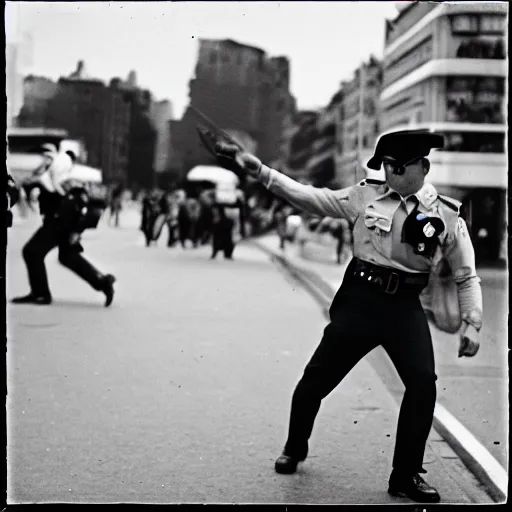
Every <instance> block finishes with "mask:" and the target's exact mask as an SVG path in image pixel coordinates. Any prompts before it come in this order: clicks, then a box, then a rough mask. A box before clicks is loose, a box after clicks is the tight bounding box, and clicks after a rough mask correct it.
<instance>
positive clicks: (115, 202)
mask: <svg viewBox="0 0 512 512" xmlns="http://www.w3.org/2000/svg"><path fill="white" fill-rule="evenodd" d="M109 199H110V201H109V209H110V216H109V219H108V223H109V225H111V223H112V219H114V226H115V227H116V228H118V227H119V215H120V213H121V209H122V206H123V203H122V199H123V187H122V185H116V186H115V187H114V188H113V189H112V192H111V193H110V198H109Z"/></svg>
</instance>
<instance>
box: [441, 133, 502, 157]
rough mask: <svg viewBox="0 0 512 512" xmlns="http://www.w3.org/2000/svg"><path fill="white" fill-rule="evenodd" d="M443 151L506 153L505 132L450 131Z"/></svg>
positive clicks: (445, 136)
mask: <svg viewBox="0 0 512 512" xmlns="http://www.w3.org/2000/svg"><path fill="white" fill-rule="evenodd" d="M442 151H450V152H452V151H453V152H457V151H459V152H462V153H504V152H505V134H504V133H485V132H484V133H482V132H448V133H445V134H444V147H443V149H442Z"/></svg>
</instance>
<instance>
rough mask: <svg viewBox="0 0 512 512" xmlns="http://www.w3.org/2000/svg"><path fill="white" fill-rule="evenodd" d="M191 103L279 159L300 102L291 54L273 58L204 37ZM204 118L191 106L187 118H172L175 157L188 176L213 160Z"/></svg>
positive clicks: (260, 153)
mask: <svg viewBox="0 0 512 512" xmlns="http://www.w3.org/2000/svg"><path fill="white" fill-rule="evenodd" d="M190 105H191V106H193V107H196V108H198V109H199V110H201V111H202V112H204V113H205V114H206V115H207V116H209V117H210V118H211V119H213V120H214V121H215V122H216V123H217V124H218V125H219V126H220V127H221V128H223V129H225V130H234V131H236V132H239V133H243V134H245V135H244V136H245V137H248V138H250V139H251V140H253V141H254V142H255V143H256V153H257V154H258V156H260V157H261V158H262V159H263V160H265V161H266V162H270V163H273V162H275V161H279V159H280V157H281V156H282V155H281V152H282V146H283V131H284V128H285V126H286V122H287V119H288V118H289V115H290V112H291V111H292V109H293V105H294V101H293V98H292V96H291V94H290V92H289V62H288V59H287V58H285V57H272V58H268V57H267V56H266V54H265V52H264V51H263V50H261V49H259V48H255V47H252V46H247V45H243V44H240V43H237V42H236V41H232V40H222V41H220V40H209V39H203V40H201V41H200V44H199V55H198V60H197V65H196V69H195V77H194V78H193V79H192V80H191V81H190ZM199 122H200V119H199V118H198V117H196V115H195V114H194V113H193V112H192V111H191V110H190V109H187V111H186V112H185V114H184V116H183V118H182V120H181V121H179V122H172V123H171V137H172V140H173V142H172V148H173V161H174V165H175V168H176V169H177V172H180V173H181V175H182V176H184V173H185V172H186V171H187V170H188V169H190V168H191V167H193V166H194V165H198V164H204V163H210V162H211V158H210V157H209V155H208V154H207V153H206V152H205V151H204V150H203V149H202V148H201V146H200V144H199V142H198V140H197V134H196V131H195V127H196V125H197V124H198V123H199Z"/></svg>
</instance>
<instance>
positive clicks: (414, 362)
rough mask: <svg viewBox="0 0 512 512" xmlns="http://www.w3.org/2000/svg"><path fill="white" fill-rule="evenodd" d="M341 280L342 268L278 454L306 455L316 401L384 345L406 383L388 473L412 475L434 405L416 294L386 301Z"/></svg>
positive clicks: (428, 344)
mask: <svg viewBox="0 0 512 512" xmlns="http://www.w3.org/2000/svg"><path fill="white" fill-rule="evenodd" d="M349 268H350V267H349ZM347 274H349V272H348V269H347V273H346V277H345V279H344V282H343V284H342V285H341V287H340V289H339V291H338V292H337V294H336V296H335V298H334V301H333V303H332V305H331V308H330V311H329V313H330V323H329V324H328V325H327V327H326V328H325V330H324V334H323V337H322V340H321V342H320V345H319V346H318V348H317V349H316V351H315V352H314V354H313V356H312V358H311V360H310V361H309V363H308V364H307V366H306V368H305V371H304V374H303V376H302V378H301V380H300V381H299V383H298V385H297V387H296V389H295V392H294V394H293V398H292V407H291V415H290V426H289V432H288V440H287V442H286V445H285V449H284V453H285V454H287V455H290V456H293V457H296V458H297V459H300V460H303V459H304V458H305V457H306V455H307V452H308V440H309V438H310V436H311V432H312V429H313V423H314V421H315V417H316V415H317V413H318V411H319V409H320V404H321V401H322V399H323V398H325V397H326V396H327V395H328V394H329V393H330V392H331V391H332V390H333V389H334V388H335V387H336V386H337V385H338V384H339V383H340V382H341V381H342V380H343V378H344V377H345V376H346V375H347V374H348V373H349V372H350V370H351V369H352V368H353V367H354V366H355V365H356V364H357V363H358V361H359V360H360V359H361V358H363V357H364V356H365V355H366V354H367V353H368V352H370V351H371V350H373V349H374V348H376V347H377V346H378V345H382V346H383V348H384V349H385V350H386V352H387V354H388V355H389V357H390V359H391V361H392V362H393V364H394V366H395V368H396V370H397V371H398V374H399V376H400V378H401V379H402V381H403V383H404V385H405V394H404V396H403V400H402V404H401V407H400V415H399V418H398V428H397V434H396V444H395V453H394V458H393V468H395V469H396V470H397V471H400V472H404V473H416V472H418V471H420V470H421V469H422V462H423V455H424V452H425V445H426V442H427V437H428V434H429V432H430V428H431V426H432V419H433V415H434V406H435V402H436V384H435V382H436V379H437V376H436V374H435V369H434V352H433V348H432V338H431V336H430V330H429V326H428V323H427V320H426V318H425V314H424V312H423V309H422V307H421V304H420V301H419V298H418V295H417V294H414V293H410V292H408V293H407V294H405V293H403V294H402V293H400V292H398V293H397V294H396V295H388V294H385V293H384V292H382V291H380V290H376V289H375V288H374V285H372V284H369V283H365V282H361V281H360V282H356V281H354V280H355V279H357V278H354V277H351V276H350V275H347ZM340 450H341V451H342V450H343V447H340Z"/></svg>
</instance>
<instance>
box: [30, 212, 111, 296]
mask: <svg viewBox="0 0 512 512" xmlns="http://www.w3.org/2000/svg"><path fill="white" fill-rule="evenodd" d="M69 235H70V233H69V232H68V231H67V230H64V229H63V228H62V227H61V226H60V225H59V224H58V222H56V221H53V220H45V221H44V223H43V225H42V226H41V227H40V228H39V229H38V230H37V231H36V232H35V233H34V235H33V236H32V238H31V239H30V240H29V241H28V242H27V243H26V245H25V247H23V259H24V260H25V264H26V265H27V272H28V279H29V283H30V289H31V292H32V293H33V294H34V295H36V296H38V297H42V296H51V293H50V288H49V285H48V276H47V274H46V267H45V264H44V259H45V257H46V255H47V254H48V253H49V252H50V251H51V250H52V249H55V247H58V248H59V262H60V263H61V264H62V265H64V266H65V267H67V268H69V269H70V270H72V271H73V272H74V273H75V274H77V275H78V276H80V277H81V278H82V279H83V280H84V281H87V282H88V283H89V284H90V285H91V286H92V287H93V288H94V289H95V290H102V289H103V285H104V283H103V281H102V278H103V275H102V274H101V273H100V272H99V271H98V270H97V269H96V268H94V267H93V265H91V263H89V262H88V261H87V260H86V259H85V258H84V257H83V256H82V255H81V252H82V251H83V249H82V246H81V245H80V244H79V243H74V244H71V243H70V241H69Z"/></svg>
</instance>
